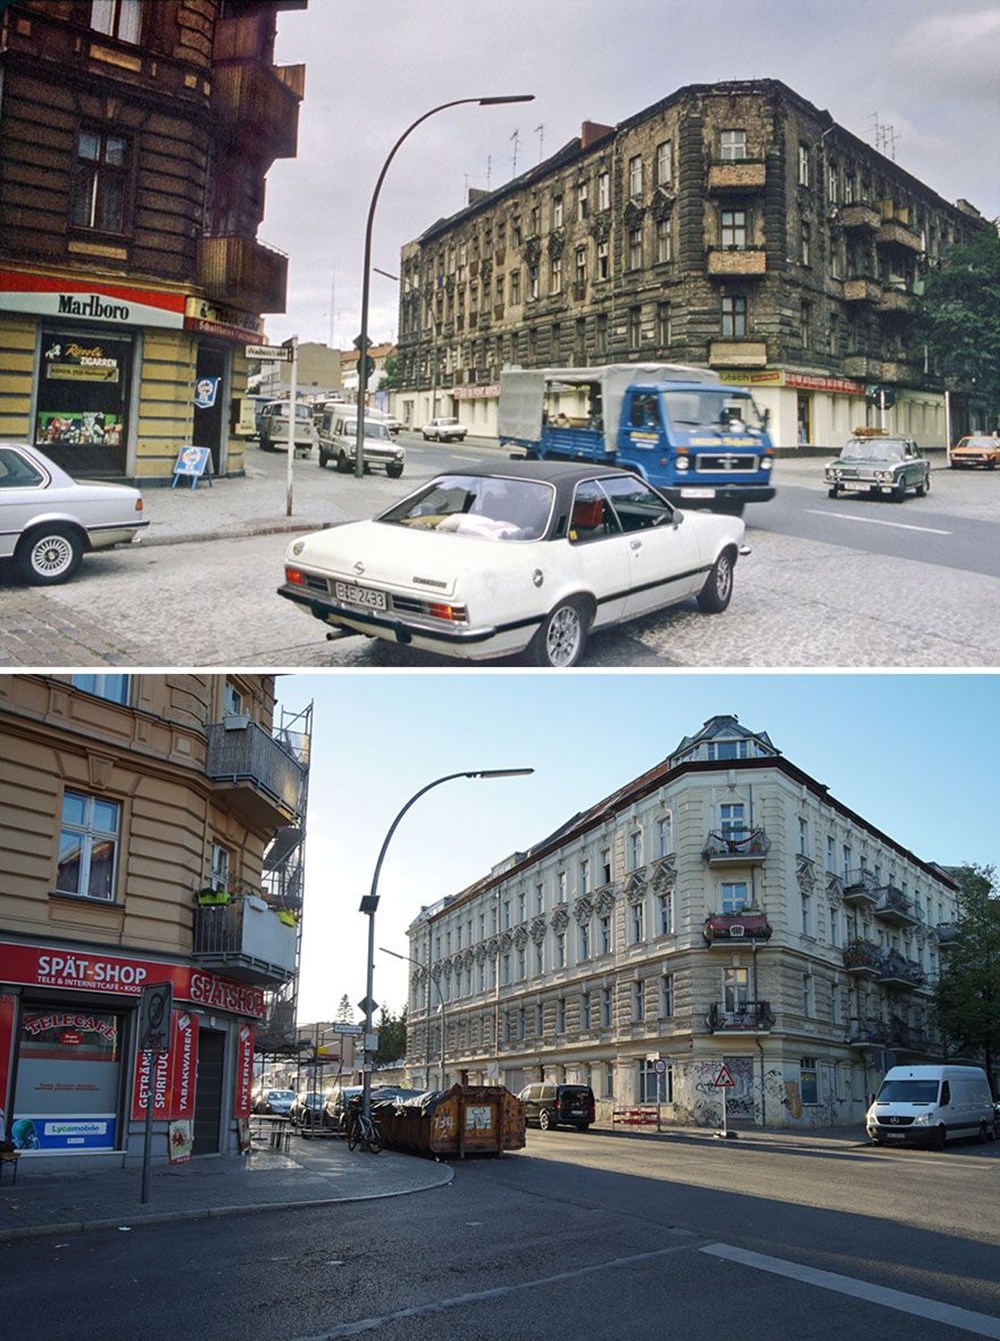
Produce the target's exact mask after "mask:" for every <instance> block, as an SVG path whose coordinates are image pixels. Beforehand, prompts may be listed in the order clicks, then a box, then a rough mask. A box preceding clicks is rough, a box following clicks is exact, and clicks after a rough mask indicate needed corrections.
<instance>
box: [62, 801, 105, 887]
mask: <svg viewBox="0 0 1000 1341" xmlns="http://www.w3.org/2000/svg"><path fill="white" fill-rule="evenodd" d="M120 821H121V807H120V806H119V805H118V803H117V802H116V801H107V800H105V799H104V798H103V797H99V796H85V795H83V794H82V793H80V792H71V791H67V792H66V793H65V794H64V796H63V804H62V820H61V825H60V830H59V869H58V874H57V876H56V890H57V892H58V893H60V894H76V895H79V896H81V897H83V898H88V899H103V900H105V901H107V902H113V901H114V897H115V871H116V866H117V857H118V835H119V827H120Z"/></svg>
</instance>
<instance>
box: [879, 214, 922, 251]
mask: <svg viewBox="0 0 1000 1341" xmlns="http://www.w3.org/2000/svg"><path fill="white" fill-rule="evenodd" d="M875 240H876V242H877V243H878V245H879V246H880V247H903V248H905V249H906V250H907V251H915V252H923V250H924V244H923V241H922V240H921V237H920V234H919V233H915V232H914V231H913V229H912V228H910V227H909V226H908V225H907V224H905V223H903V222H902V221H901V220H899V219H883V220H882V221H881V223H880V224H879V230H878V237H877V238H876V239H875Z"/></svg>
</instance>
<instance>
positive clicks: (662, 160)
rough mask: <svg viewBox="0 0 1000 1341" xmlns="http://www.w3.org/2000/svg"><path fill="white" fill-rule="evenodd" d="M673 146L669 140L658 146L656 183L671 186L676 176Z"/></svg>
mask: <svg viewBox="0 0 1000 1341" xmlns="http://www.w3.org/2000/svg"><path fill="white" fill-rule="evenodd" d="M671 149H672V146H671V143H670V141H669V140H664V141H663V143H662V144H658V145H657V146H656V185H657V186H669V185H670V183H671V181H672V180H673V176H674V165H673V154H672V152H671Z"/></svg>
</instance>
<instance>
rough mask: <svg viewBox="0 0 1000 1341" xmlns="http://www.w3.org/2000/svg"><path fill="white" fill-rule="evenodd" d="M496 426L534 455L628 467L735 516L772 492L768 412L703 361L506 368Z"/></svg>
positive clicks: (697, 503) (687, 499)
mask: <svg viewBox="0 0 1000 1341" xmlns="http://www.w3.org/2000/svg"><path fill="white" fill-rule="evenodd" d="M498 431H499V437H500V441H501V443H503V444H505V445H507V446H510V447H512V448H513V447H516V448H519V449H520V451H519V452H518V453H516V454H517V455H521V454H522V453H523V455H525V456H526V457H527V458H528V459H530V460H544V459H554V460H566V461H593V462H594V463H595V464H596V465H606V466H607V465H610V466H615V465H617V466H623V467H624V468H625V469H626V470H632V471H634V472H635V473H636V474H637V475H640V476H642V478H643V479H644V480H646V481H647V482H648V483H649V484H651V485H653V487H654V488H656V489H659V490H660V492H661V493H663V494H665V495H666V496H667V497H668V498H669V499H670V501H671V502H672V503H676V504H677V505H678V506H679V507H682V508H709V509H711V510H713V511H715V512H728V513H732V514H735V515H737V516H738V515H740V514H741V513H742V511H743V508H744V506H745V504H747V503H755V502H766V501H767V500H768V499H769V498H773V497H774V485H773V483H772V478H771V477H772V470H773V466H774V446H773V444H772V442H771V439H770V436H769V434H768V431H767V412H766V411H764V412H761V411H760V410H759V409H758V408H757V405H756V404H755V402H754V399H753V397H752V396H751V394H750V392H749V391H748V390H747V389H746V388H744V387H737V386H728V385H725V384H723V383H722V382H721V381H720V380H719V378H718V377H717V376H716V375H715V373H713V372H709V371H708V370H707V369H704V368H693V367H684V366H682V365H679V364H665V363H615V364H607V365H605V366H603V367H599V368H530V369H529V368H524V369H521V368H512V369H505V370H504V371H503V372H501V374H500V406H499V417H498ZM511 455H512V456H513V455H515V453H513V452H512V453H511Z"/></svg>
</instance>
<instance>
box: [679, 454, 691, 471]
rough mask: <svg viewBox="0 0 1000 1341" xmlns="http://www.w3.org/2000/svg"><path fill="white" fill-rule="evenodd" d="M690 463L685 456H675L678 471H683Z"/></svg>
mask: <svg viewBox="0 0 1000 1341" xmlns="http://www.w3.org/2000/svg"><path fill="white" fill-rule="evenodd" d="M690 464H691V463H690V462H689V461H688V459H687V457H686V456H679V457H678V458H677V470H678V473H682V472H683V471H685V470H687V468H688V466H689V465H690Z"/></svg>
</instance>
